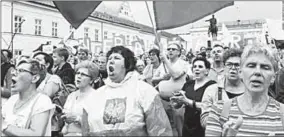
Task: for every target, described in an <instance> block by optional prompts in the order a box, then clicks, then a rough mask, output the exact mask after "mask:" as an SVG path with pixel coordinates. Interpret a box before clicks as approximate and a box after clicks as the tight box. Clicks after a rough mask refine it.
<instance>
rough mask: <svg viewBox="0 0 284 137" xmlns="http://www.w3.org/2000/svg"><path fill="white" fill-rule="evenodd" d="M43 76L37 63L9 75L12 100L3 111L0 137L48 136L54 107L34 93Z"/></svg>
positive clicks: (21, 67) (24, 66) (33, 62)
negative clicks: (10, 77) (13, 93)
mask: <svg viewBox="0 0 284 137" xmlns="http://www.w3.org/2000/svg"><path fill="white" fill-rule="evenodd" d="M42 74H44V73H43V71H42V69H41V67H40V64H39V62H37V61H35V60H33V61H28V62H26V63H22V64H21V65H19V66H18V67H17V69H15V71H13V72H12V83H13V84H12V91H13V92H17V94H15V95H13V96H11V97H10V98H9V99H8V101H7V102H6V104H5V105H4V106H3V108H2V130H1V132H2V136H3V135H4V136H51V116H52V115H53V113H54V108H55V106H54V105H53V104H52V102H51V100H50V98H49V97H48V96H46V95H44V94H41V93H38V92H37V91H36V88H37V86H38V85H39V83H40V82H41V80H42V78H43V76H44V75H42Z"/></svg>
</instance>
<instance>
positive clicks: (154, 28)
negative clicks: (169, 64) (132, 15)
mask: <svg viewBox="0 0 284 137" xmlns="http://www.w3.org/2000/svg"><path fill="white" fill-rule="evenodd" d="M145 3H146V7H147V11H148V14H149V17H150V21H151V24H152V27H153V30H154V34H155V36H156V39H157V42H158V47H159V49H160V52H163V51H161V47H160V46H163V45H161V44H160V40H159V39H158V34H157V29H156V26H155V25H154V23H153V19H152V16H151V14H150V10H149V6H148V3H147V1H145ZM162 49H163V48H162ZM163 66H164V69H165V72H166V73H167V69H166V66H165V64H164V63H163Z"/></svg>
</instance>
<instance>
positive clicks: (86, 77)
mask: <svg viewBox="0 0 284 137" xmlns="http://www.w3.org/2000/svg"><path fill="white" fill-rule="evenodd" d="M98 75H99V68H98V67H97V65H95V64H94V63H92V62H91V61H83V62H81V63H79V64H78V65H77V67H76V76H75V84H76V86H77V87H78V88H79V90H77V91H76V92H73V93H71V94H70V95H69V96H68V98H67V101H66V103H65V105H64V113H65V114H64V115H63V116H62V118H64V119H65V122H66V124H65V126H64V127H63V129H62V133H63V134H64V136H82V134H81V133H82V130H81V125H82V123H81V119H82V114H83V108H82V103H83V102H84V100H85V99H86V98H87V97H88V96H89V95H90V94H91V93H92V92H96V91H95V90H94V89H93V88H92V84H93V82H94V80H96V79H97V78H98ZM90 105H91V104H90ZM92 105H93V104H92Z"/></svg>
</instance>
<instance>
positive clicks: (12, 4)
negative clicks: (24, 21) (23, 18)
mask: <svg viewBox="0 0 284 137" xmlns="http://www.w3.org/2000/svg"><path fill="white" fill-rule="evenodd" d="M11 2H12V3H11V44H10V45H11V52H12V55H14V42H13V41H14V40H13V39H14V31H13V29H14V2H13V1H11ZM9 48H10V46H9V47H8V49H9Z"/></svg>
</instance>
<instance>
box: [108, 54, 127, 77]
mask: <svg viewBox="0 0 284 137" xmlns="http://www.w3.org/2000/svg"><path fill="white" fill-rule="evenodd" d="M124 60H125V59H124V57H123V56H122V55H121V54H119V53H112V54H111V55H110V56H109V57H108V61H107V72H108V76H109V78H110V79H111V80H112V81H113V82H116V83H119V82H121V81H122V80H123V79H124V77H125V74H126V68H125V64H124Z"/></svg>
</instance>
